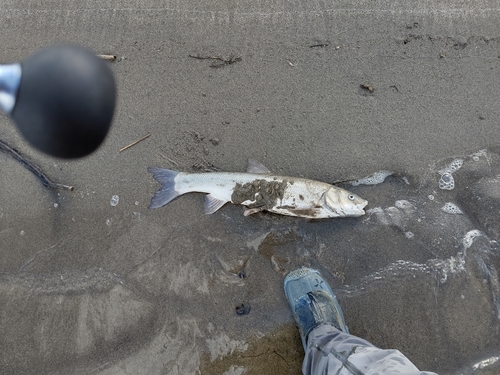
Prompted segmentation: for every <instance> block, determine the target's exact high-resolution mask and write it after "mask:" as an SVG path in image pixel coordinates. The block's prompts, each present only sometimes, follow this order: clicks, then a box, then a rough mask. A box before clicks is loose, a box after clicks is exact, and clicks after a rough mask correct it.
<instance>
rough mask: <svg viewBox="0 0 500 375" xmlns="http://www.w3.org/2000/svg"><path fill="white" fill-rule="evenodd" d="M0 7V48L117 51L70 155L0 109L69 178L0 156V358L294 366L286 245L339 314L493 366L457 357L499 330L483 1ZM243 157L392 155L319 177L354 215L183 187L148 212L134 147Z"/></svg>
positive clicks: (493, 74) (299, 171)
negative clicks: (341, 193)
mask: <svg viewBox="0 0 500 375" xmlns="http://www.w3.org/2000/svg"><path fill="white" fill-rule="evenodd" d="M0 17H1V22H0V30H1V32H2V35H3V36H4V38H3V40H2V46H3V49H2V57H1V61H2V62H4V63H9V62H13V61H18V60H21V59H23V58H25V57H27V56H29V55H30V54H31V53H33V52H35V51H36V50H37V49H38V48H41V47H44V46H49V45H53V44H58V43H77V44H81V45H84V46H87V47H89V48H91V49H93V50H94V51H95V52H96V53H98V54H112V55H116V56H117V59H116V60H115V61H112V62H109V64H110V66H111V68H112V70H113V72H114V74H115V77H116V80H117V84H118V93H119V94H118V106H117V110H116V114H115V119H114V122H113V127H112V129H111V132H110V134H109V136H108V138H107V140H106V142H105V144H104V145H103V146H102V147H101V148H100V149H99V150H98V151H97V152H96V153H94V154H92V155H91V156H89V157H87V158H85V159H82V160H78V161H66V160H59V159H53V158H49V157H47V156H45V155H42V154H40V153H38V152H37V151H35V150H33V149H31V148H30V147H29V146H28V145H27V144H26V143H25V142H24V140H23V139H22V138H21V136H20V135H19V134H18V132H17V131H16V129H15V127H14V126H12V123H11V122H10V121H9V119H8V117H6V116H2V117H0V138H1V139H2V140H3V141H5V142H7V143H8V144H10V145H11V146H12V147H14V148H16V149H17V150H18V151H20V152H21V153H23V154H24V155H27V157H29V158H30V160H31V161H33V162H35V163H36V164H37V165H38V166H40V167H41V168H42V169H43V170H44V172H45V173H47V175H49V177H51V178H52V179H53V180H55V181H57V182H60V183H63V184H67V185H72V186H74V187H75V190H74V191H72V192H69V191H51V190H48V189H46V188H45V187H43V186H42V185H41V184H40V182H39V181H38V180H37V179H36V177H34V176H33V175H32V174H30V172H28V171H27V170H25V169H24V168H23V167H22V166H21V165H19V164H18V163H17V162H16V161H14V160H12V159H11V158H10V157H9V156H7V155H4V154H0V159H1V164H2V167H1V172H2V173H1V178H0V191H1V194H0V241H1V242H0V243H1V245H0V256H1V259H2V262H1V263H0V272H1V274H0V305H1V306H2V310H1V311H2V314H1V320H0V347H1V348H2V350H0V353H1V354H0V372H1V373H5V374H35V373H36V374H41V373H47V374H66V373H73V374H94V373H100V374H109V375H111V374H113V375H114V374H138V373H144V374H146V373H147V374H197V373H200V372H201V373H202V374H227V375H229V374H243V373H244V374H253V373H263V371H264V370H263V369H268V371H269V372H272V373H276V374H293V373H296V374H299V373H300V364H301V359H302V355H303V351H302V348H301V344H300V340H299V337H298V333H297V331H296V330H295V327H294V324H293V318H292V315H291V312H290V311H289V308H288V305H287V301H286V299H285V297H284V294H283V290H282V283H283V277H284V275H285V274H286V273H287V272H288V271H290V270H292V269H294V268H295V267H298V266H300V265H307V266H312V267H316V268H318V269H319V270H320V271H321V272H322V273H323V275H324V276H325V278H327V280H328V281H329V282H330V283H331V285H332V287H333V288H334V290H336V291H337V293H338V296H339V301H340V303H341V305H342V306H343V308H344V313H345V316H346V321H347V324H348V326H349V327H350V330H351V332H352V333H354V334H356V335H359V336H361V337H364V338H366V339H368V340H369V341H371V342H372V343H374V344H375V345H378V346H381V347H388V348H396V349H399V350H401V351H402V352H403V353H405V354H406V355H407V356H408V357H409V358H410V359H411V360H412V361H413V362H414V363H415V364H416V365H417V366H418V367H419V368H421V369H422V370H431V371H436V372H438V373H440V374H456V373H463V374H493V373H498V372H499V371H500V370H499V369H498V362H495V363H493V364H491V365H488V366H484V365H487V364H489V362H484V363H483V364H482V365H481V364H479V363H480V361H483V360H486V359H491V360H490V362H494V358H495V356H498V350H499V347H500V340H499V336H498V329H499V316H500V315H499V298H500V297H499V296H500V284H499V281H498V275H497V270H498V268H499V266H500V265H499V257H498V251H499V250H498V244H497V242H496V241H497V240H498V238H499V235H500V228H499V225H498V223H497V217H498V212H499V210H500V203H499V202H500V190H499V187H498V186H499V185H498V176H499V175H500V156H499V151H500V149H499V148H498V138H497V137H498V122H499V119H500V114H499V111H498V108H497V107H498V106H497V103H498V88H499V87H500V82H499V81H500V78H499V77H500V74H499V73H500V58H499V56H500V53H499V51H500V49H499V46H500V36H499V35H498V34H499V32H498V20H499V19H500V8H498V6H497V4H496V3H495V2H493V1H483V2H480V3H477V2H476V3H474V4H463V3H462V2H457V1H451V0H448V1H431V2H427V3H426V4H425V6H424V5H418V4H415V3H414V2H412V1H403V0H400V1H396V2H391V3H386V2H383V1H376V2H373V1H370V2H365V1H356V2H347V1H329V2H322V3H307V4H306V3H303V2H293V1H292V2H282V1H281V2H260V3H258V4H257V3H254V2H236V3H235V2H206V1H204V2H189V3H178V2H167V3H165V4H161V5H159V4H157V3H155V2H147V1H146V2H144V1H142V2H139V1H135V0H131V1H126V2H114V1H104V2H103V1H99V2H96V1H90V2H80V1H74V2H70V3H66V2H57V1H56V2H48V1H45V2H39V3H34V2H30V1H19V2H15V3H14V2H9V3H6V4H4V7H3V8H2V9H1V10H0ZM147 134H151V135H150V136H149V137H148V138H147V139H145V140H143V141H141V142H139V143H137V144H136V145H134V146H133V147H130V148H129V149H127V150H125V151H122V152H120V151H119V150H120V149H121V148H123V147H124V146H126V145H128V144H130V143H132V142H133V141H135V140H138V139H140V138H142V137H144V136H145V135H147ZM480 150H485V151H480ZM248 158H254V159H257V160H259V161H260V162H262V163H263V164H265V165H266V166H267V167H268V168H269V169H270V170H272V171H273V172H275V173H278V174H281V175H289V176H300V177H307V178H311V179H316V180H320V181H325V182H331V183H333V182H338V181H347V180H353V179H359V178H362V177H364V176H368V175H371V174H372V173H374V172H376V171H380V170H390V171H392V172H394V174H393V175H392V176H390V177H388V178H387V179H386V180H385V181H384V182H383V183H381V184H378V185H369V186H366V185H359V186H351V185H349V184H348V183H344V184H343V185H342V186H344V187H348V188H349V189H351V190H352V191H353V192H355V193H357V194H359V195H360V196H362V197H363V198H366V199H368V201H369V205H368V206H367V209H368V210H369V211H368V212H367V214H366V215H365V216H364V217H361V218H349V219H333V220H325V221H307V220H302V219H297V218H291V217H283V216H277V215H272V214H268V213H258V214H255V215H252V216H249V217H244V216H243V208H242V207H241V206H234V205H227V206H225V207H223V208H222V209H221V210H220V211H218V212H217V213H215V214H213V215H209V216H207V215H204V214H203V195H201V194H189V195H186V196H182V197H179V198H178V199H176V200H175V201H173V202H172V203H170V204H169V205H168V206H166V207H163V208H161V209H156V210H148V208H147V207H148V204H149V200H150V199H151V197H152V195H153V194H154V192H155V191H156V189H157V188H158V184H157V183H156V182H155V181H154V180H153V179H152V178H151V175H150V174H148V172H147V167H148V166H162V167H166V168H171V169H176V170H181V171H207V172H208V171H244V170H245V168H246V161H247V159H248ZM460 161H461V162H460ZM447 173H448V174H447ZM450 176H451V177H452V178H453V180H454V185H453V189H451V190H448V189H449V188H450V187H451V185H450ZM115 196H117V197H115ZM242 304H244V305H245V306H246V307H247V308H248V307H250V310H249V311H247V312H248V314H246V315H239V314H237V312H236V311H237V308H238V307H241V305H242ZM474 365H477V366H476V368H477V370H475V368H474ZM480 367H484V368H480Z"/></svg>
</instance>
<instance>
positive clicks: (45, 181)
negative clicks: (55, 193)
mask: <svg viewBox="0 0 500 375" xmlns="http://www.w3.org/2000/svg"><path fill="white" fill-rule="evenodd" d="M0 150H2V151H5V152H6V153H8V154H9V155H10V156H12V157H13V158H14V159H16V160H17V161H18V162H19V163H21V164H22V165H23V166H24V168H26V169H27V170H29V171H30V172H31V173H33V174H34V175H35V176H36V177H38V179H39V180H40V181H42V184H43V185H44V186H45V187H47V188H49V189H61V190H70V191H73V189H74V188H73V186H68V185H62V184H58V183H55V182H52V181H51V180H50V178H48V177H47V176H46V175H45V174H44V173H43V172H42V171H41V170H40V168H38V167H37V166H36V165H34V164H32V163H30V162H29V161H28V160H26V159H25V158H24V157H22V156H21V155H20V154H19V152H17V151H16V150H14V149H13V148H11V147H9V145H7V144H6V143H4V142H3V141H0Z"/></svg>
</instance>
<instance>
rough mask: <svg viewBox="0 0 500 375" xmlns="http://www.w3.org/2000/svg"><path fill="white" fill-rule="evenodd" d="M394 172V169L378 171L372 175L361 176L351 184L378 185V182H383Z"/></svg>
mask: <svg viewBox="0 0 500 375" xmlns="http://www.w3.org/2000/svg"><path fill="white" fill-rule="evenodd" d="M393 174H394V172H392V171H386V170H382V171H378V172H375V173H374V174H372V175H370V176H366V177H363V178H359V179H357V180H354V181H352V182H351V185H352V186H358V185H378V184H381V183H382V182H384V181H385V179H386V178H387V177H389V176H391V175H393Z"/></svg>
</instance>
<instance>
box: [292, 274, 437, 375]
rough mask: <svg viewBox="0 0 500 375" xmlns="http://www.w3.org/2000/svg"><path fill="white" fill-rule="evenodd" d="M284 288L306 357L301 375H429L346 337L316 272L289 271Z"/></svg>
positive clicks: (390, 352) (330, 296) (336, 309)
mask: <svg viewBox="0 0 500 375" xmlns="http://www.w3.org/2000/svg"><path fill="white" fill-rule="evenodd" d="M284 284H285V285H284V287H285V294H286V296H287V299H288V302H289V303H290V307H291V309H292V312H293V314H294V317H295V321H296V322H297V324H298V326H299V330H300V335H301V338H302V344H303V346H304V351H305V353H306V355H305V358H304V362H303V365H302V372H303V373H304V375H309V374H311V375H318V374H338V375H342V374H355V375H388V374H406V375H416V374H431V373H428V372H421V371H419V370H418V369H417V368H416V367H415V365H413V363H411V362H410V360H409V359H408V358H406V357H405V356H404V355H403V354H401V353H400V352H399V351H398V350H392V349H388V350H384V349H380V348H377V347H375V346H374V345H372V344H370V343H369V342H368V341H366V340H363V339H361V338H359V337H356V336H353V335H350V334H349V330H348V329H347V326H346V324H345V321H344V316H343V314H342V309H341V307H340V305H339V304H338V302H337V298H336V297H335V294H334V293H333V291H332V290H331V288H330V286H329V285H328V283H327V282H326V281H325V280H324V279H323V278H322V277H321V275H320V274H319V272H318V271H315V270H312V269H310V268H300V269H298V270H295V271H292V272H290V273H289V274H288V275H287V277H286V278H285V283H284Z"/></svg>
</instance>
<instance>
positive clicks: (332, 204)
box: [323, 186, 368, 217]
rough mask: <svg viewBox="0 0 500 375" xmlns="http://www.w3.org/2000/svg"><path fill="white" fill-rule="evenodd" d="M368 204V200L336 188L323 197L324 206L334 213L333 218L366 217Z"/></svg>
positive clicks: (329, 190) (332, 188)
mask: <svg viewBox="0 0 500 375" xmlns="http://www.w3.org/2000/svg"><path fill="white" fill-rule="evenodd" d="M367 204H368V201H367V200H366V199H363V198H361V197H360V196H358V195H356V194H354V193H351V192H350V191H347V190H344V189H341V188H338V187H336V186H332V187H331V188H330V189H328V190H327V191H326V193H325V194H324V195H323V206H324V207H325V208H326V209H327V210H329V211H331V212H332V213H333V215H332V217H338V216H361V215H364V214H365V211H364V210H363V208H365V206H366V205H367Z"/></svg>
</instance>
